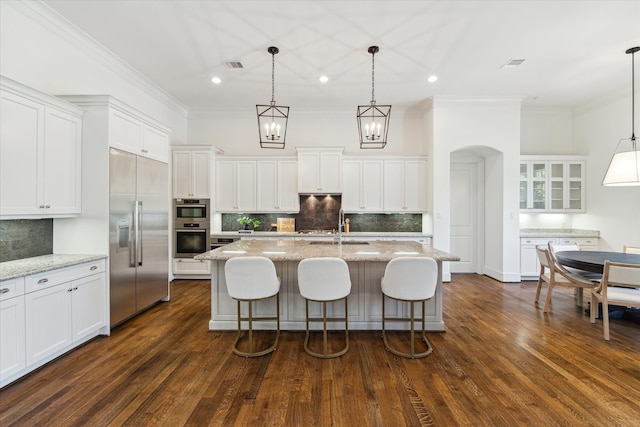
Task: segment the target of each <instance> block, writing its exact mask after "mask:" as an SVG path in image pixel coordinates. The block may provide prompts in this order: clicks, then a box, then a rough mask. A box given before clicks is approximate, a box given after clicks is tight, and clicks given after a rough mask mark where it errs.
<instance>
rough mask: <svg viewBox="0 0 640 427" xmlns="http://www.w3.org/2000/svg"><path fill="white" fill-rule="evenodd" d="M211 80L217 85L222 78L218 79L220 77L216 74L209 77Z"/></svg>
mask: <svg viewBox="0 0 640 427" xmlns="http://www.w3.org/2000/svg"><path fill="white" fill-rule="evenodd" d="M211 81H212V82H213V83H214V84H217V85H219V84H220V83H222V80H220V77H218V76H213V77H211Z"/></svg>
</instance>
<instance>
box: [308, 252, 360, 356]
mask: <svg viewBox="0 0 640 427" xmlns="http://www.w3.org/2000/svg"><path fill="white" fill-rule="evenodd" d="M298 287H299V288H300V295H301V296H302V297H303V298H304V299H305V303H306V318H307V334H306V336H305V338H304V350H305V351H306V352H307V353H308V354H310V355H312V356H315V357H319V358H322V359H329V358H334V357H338V356H342V355H343V354H345V353H346V352H347V351H348V350H349V321H348V317H349V316H348V312H347V296H348V295H349V293H350V292H351V277H350V276H349V267H348V266H347V263H346V262H345V261H344V260H343V259H342V258H307V259H304V260H302V261H300V263H299V264H298ZM341 299H344V317H331V318H329V319H327V303H328V302H334V301H339V300H341ZM309 301H315V302H321V303H322V318H310V317H309ZM327 320H330V321H335V322H344V326H345V346H344V348H342V349H341V350H339V351H337V352H334V353H329V351H328V343H327ZM309 322H322V323H323V352H322V353H318V352H316V351H313V350H311V349H310V348H309Z"/></svg>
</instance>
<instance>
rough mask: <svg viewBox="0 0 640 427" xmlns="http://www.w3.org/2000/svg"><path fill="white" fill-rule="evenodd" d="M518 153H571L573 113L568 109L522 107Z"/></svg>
mask: <svg viewBox="0 0 640 427" xmlns="http://www.w3.org/2000/svg"><path fill="white" fill-rule="evenodd" d="M521 124H522V126H521V128H520V154H523V155H526V154H575V153H573V146H572V144H573V114H572V112H571V110H568V109H544V110H543V109H523V110H522V114H521Z"/></svg>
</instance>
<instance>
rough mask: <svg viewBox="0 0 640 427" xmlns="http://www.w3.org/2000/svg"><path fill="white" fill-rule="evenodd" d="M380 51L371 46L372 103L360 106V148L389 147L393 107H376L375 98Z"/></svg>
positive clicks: (358, 115)
mask: <svg viewBox="0 0 640 427" xmlns="http://www.w3.org/2000/svg"><path fill="white" fill-rule="evenodd" d="M379 51H380V48H378V46H370V47H369V49H368V50H367V52H369V53H370V54H371V103H370V105H359V106H358V114H357V118H358V134H359V136H360V148H384V146H385V145H387V133H388V132H389V118H390V117H391V105H376V98H375V55H376V53H378V52H379Z"/></svg>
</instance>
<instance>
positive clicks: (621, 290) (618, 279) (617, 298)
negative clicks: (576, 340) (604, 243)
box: [591, 261, 640, 341]
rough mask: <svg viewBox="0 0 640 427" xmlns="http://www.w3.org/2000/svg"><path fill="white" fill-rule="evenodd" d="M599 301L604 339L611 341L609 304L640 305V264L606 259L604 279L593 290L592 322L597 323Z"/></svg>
mask: <svg viewBox="0 0 640 427" xmlns="http://www.w3.org/2000/svg"><path fill="white" fill-rule="evenodd" d="M598 302H601V303H602V328H603V330H604V339H605V340H607V341H609V304H613V305H621V306H624V307H640V264H624V263H620V262H611V261H605V262H604V271H603V273H602V281H601V282H600V284H599V285H598V286H597V287H596V288H594V289H593V290H592V291H591V323H596V317H598Z"/></svg>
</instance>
